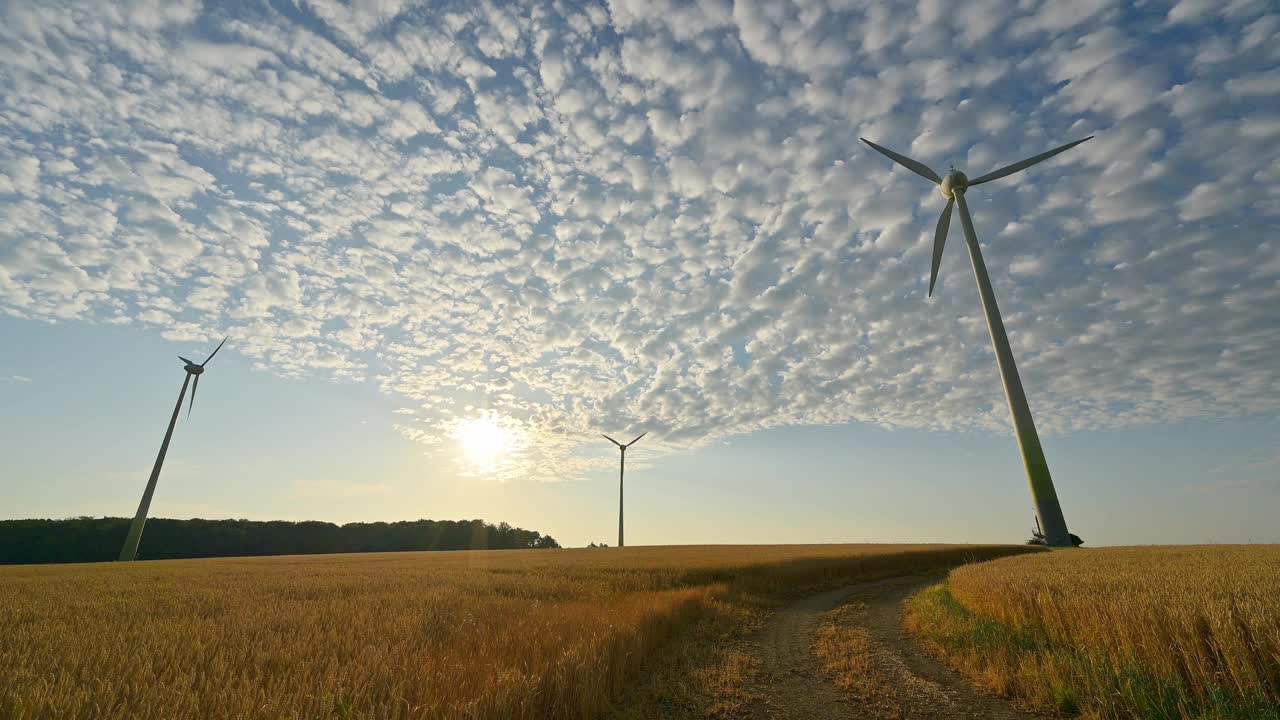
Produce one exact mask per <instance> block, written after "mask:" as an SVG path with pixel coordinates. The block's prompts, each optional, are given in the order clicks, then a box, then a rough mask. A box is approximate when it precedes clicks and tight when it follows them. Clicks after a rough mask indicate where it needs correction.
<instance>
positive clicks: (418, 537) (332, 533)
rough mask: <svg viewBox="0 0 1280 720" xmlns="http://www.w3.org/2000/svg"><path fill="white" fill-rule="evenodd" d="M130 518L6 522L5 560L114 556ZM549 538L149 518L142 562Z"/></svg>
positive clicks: (416, 525) (0, 534)
mask: <svg viewBox="0 0 1280 720" xmlns="http://www.w3.org/2000/svg"><path fill="white" fill-rule="evenodd" d="M130 522H131V520H130V519H129V518H92V517H77V518H69V519H66V520H0V565H13V564H20V563H74V562H102V561H107V560H115V559H116V557H117V556H118V555H119V554H120V547H121V545H123V544H124V537H125V534H127V533H128V531H129V523H130ZM558 547H560V544H559V543H557V542H556V541H555V538H552V537H551V536H550V535H542V534H540V533H537V532H535V531H533V530H525V529H523V528H516V527H511V526H510V525H508V524H506V523H499V524H497V525H490V524H489V523H486V522H484V521H483V520H410V521H404V522H393V523H384V522H375V523H348V524H346V525H334V524H333V523H327V522H318V521H306V522H287V521H283V520H272V521H266V522H263V521H258V520H166V519H164V518H153V519H150V520H147V526H146V530H145V531H144V532H143V534H142V547H141V548H140V550H139V552H138V559H139V560H167V559H175V558H203V557H228V556H242V555H310V554H315V553H358V552H396V551H402V550H507V549H525V548H558Z"/></svg>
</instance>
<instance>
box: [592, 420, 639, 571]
mask: <svg viewBox="0 0 1280 720" xmlns="http://www.w3.org/2000/svg"><path fill="white" fill-rule="evenodd" d="M648 434H649V431H648V430H645V431H644V432H642V433H640V434H639V435H637V436H636V439H635V440H632V441H631V442H629V443H627V444H626V445H623V444H622V443H620V442H618V441H617V440H614V439H613V438H611V437H609V436H608V435H605V436H604V439H605V440H608V441H609V442H611V443H613V444H614V445H617V446H618V450H619V451H620V452H621V453H622V455H621V459H620V461H619V464H618V547H626V546H625V545H624V544H623V542H622V474H623V473H624V472H626V470H627V448H629V447H631V446H632V445H635V444H636V443H637V442H640V438H642V437H644V436H645V435H648ZM601 435H604V433H601Z"/></svg>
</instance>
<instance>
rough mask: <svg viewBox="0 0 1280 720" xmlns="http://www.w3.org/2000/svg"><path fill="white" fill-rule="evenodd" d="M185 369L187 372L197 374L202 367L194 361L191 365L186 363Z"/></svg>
mask: <svg viewBox="0 0 1280 720" xmlns="http://www.w3.org/2000/svg"><path fill="white" fill-rule="evenodd" d="M185 369H186V371H187V372H189V373H191V374H192V375H199V374H200V373H202V372H204V368H202V367H200V366H199V365H196V364H194V363H192V364H191V365H188V366H187V367H186V368H185Z"/></svg>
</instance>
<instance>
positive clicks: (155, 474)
mask: <svg viewBox="0 0 1280 720" xmlns="http://www.w3.org/2000/svg"><path fill="white" fill-rule="evenodd" d="M226 342H227V339H226V338H222V342H220V343H218V347H216V348H214V349H213V352H211V353H209V357H207V358H205V359H204V362H202V363H200V364H199V365H197V364H195V363H194V362H192V361H190V360H188V359H186V358H184V357H182V356H181V355H179V356H178V359H179V360H181V361H182V362H184V363H186V367H185V368H184V369H185V370H186V371H187V376H186V377H185V378H183V380H182V390H180V391H179V392H178V404H177V405H174V406H173V417H171V418H169V429H168V430H166V431H165V432H164V442H162V443H160V454H159V455H157V456H156V464H155V467H153V468H151V478H150V479H148V480H147V489H146V490H145V491H144V492H143V493H142V502H140V503H138V513H137V514H136V515H134V516H133V524H132V525H130V526H129V534H128V535H127V536H126V537H125V539H124V547H123V548H121V549H120V557H119V558H118V559H119V560H133V559H134V558H136V557H137V556H138V544H139V543H141V542H142V527H143V526H144V525H146V524H147V511H148V510H150V509H151V496H152V495H153V494H154V493H155V491H156V481H157V480H159V479H160V466H161V465H164V456H165V453H167V452H169V440H170V439H172V438H173V426H174V425H177V424H178V412H179V411H181V410H182V398H183V397H185V396H186V394H187V384H188V383H190V382H191V378H192V377H195V379H196V382H195V384H194V385H192V386H191V404H190V405H188V406H187V416H188V417H190V415H191V408H193V407H195V404H196V390H198V389H199V388H200V375H201V374H202V373H204V366H205V365H208V364H209V361H210V360H212V359H213V356H214V355H217V354H218V351H219V350H221V349H222V346H223V345H224V344H225V343H226Z"/></svg>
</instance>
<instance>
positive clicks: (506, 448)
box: [452, 413, 520, 473]
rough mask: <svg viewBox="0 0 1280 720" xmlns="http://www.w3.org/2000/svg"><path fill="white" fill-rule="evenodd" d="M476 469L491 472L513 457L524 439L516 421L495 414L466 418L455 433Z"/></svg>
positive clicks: (457, 426) (464, 452)
mask: <svg viewBox="0 0 1280 720" xmlns="http://www.w3.org/2000/svg"><path fill="white" fill-rule="evenodd" d="M452 435H453V437H454V438H455V439H457V441H458V443H459V444H460V445H461V447H462V452H463V454H464V455H465V456H466V459H467V460H468V461H469V463H470V465H471V466H472V468H473V469H474V470H475V471H477V472H480V473H491V472H494V471H495V470H497V469H499V468H500V467H501V466H502V465H504V464H505V462H506V461H507V460H509V459H510V458H511V456H512V454H513V453H514V451H515V450H516V446H517V444H518V441H519V439H520V435H519V432H518V430H517V427H516V424H515V423H514V422H513V421H511V420H510V419H508V418H504V417H502V416H501V415H497V414H495V413H486V414H483V415H478V416H476V417H470V418H462V419H460V420H458V422H457V424H456V425H455V426H454V430H453V433H452Z"/></svg>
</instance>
